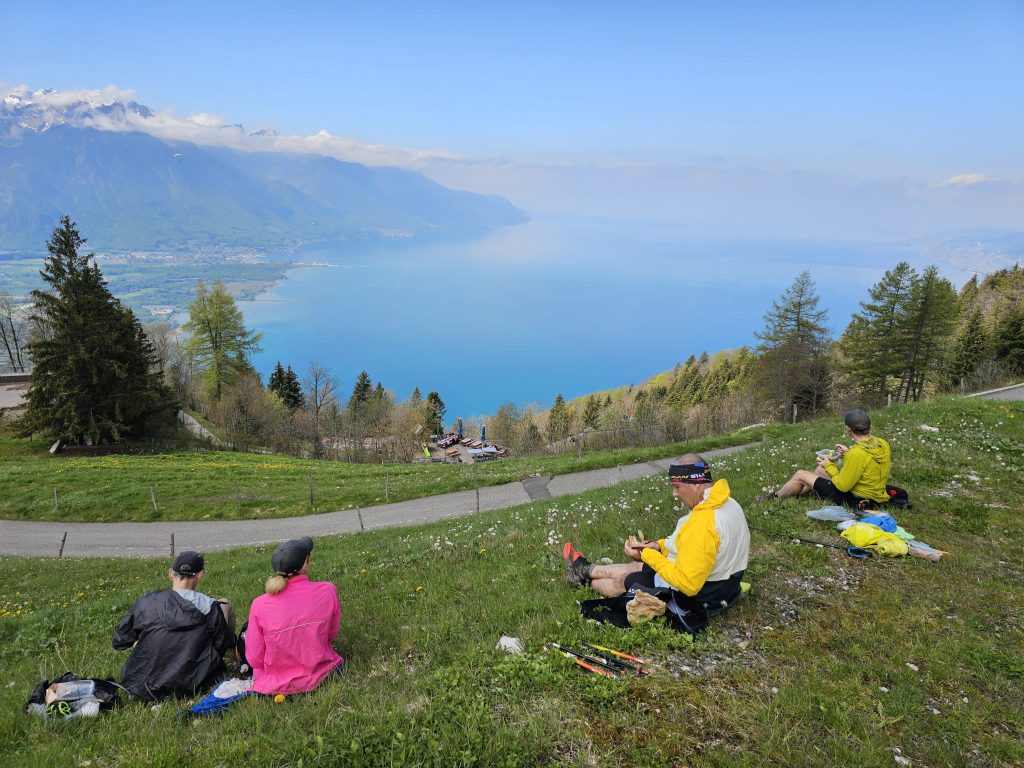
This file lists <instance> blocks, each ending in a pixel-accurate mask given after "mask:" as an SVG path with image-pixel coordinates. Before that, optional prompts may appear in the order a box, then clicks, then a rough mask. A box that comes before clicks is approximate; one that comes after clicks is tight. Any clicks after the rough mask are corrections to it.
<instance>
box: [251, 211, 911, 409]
mask: <svg viewBox="0 0 1024 768" xmlns="http://www.w3.org/2000/svg"><path fill="white" fill-rule="evenodd" d="M280 258H282V259H289V260H297V261H303V262H314V261H315V262H318V263H323V264H327V265H329V266H323V267H311V268H300V269H295V270H293V271H291V272H290V273H289V277H288V279H287V280H285V281H284V282H283V283H280V284H278V285H277V286H275V287H274V288H273V290H272V291H270V292H267V293H265V294H262V295H260V296H259V297H258V298H257V299H256V300H255V301H251V302H242V303H241V307H242V310H243V311H244V313H245V319H246V324H247V325H249V327H255V328H256V329H258V330H260V331H262V332H263V334H264V337H263V352H262V353H261V354H259V355H257V356H256V358H255V362H256V366H257V368H258V369H259V370H260V372H261V373H262V374H264V377H266V376H267V375H269V373H270V371H271V370H272V368H273V366H274V363H275V362H276V361H278V360H280V361H281V362H282V364H284V365H291V366H292V368H294V369H295V371H296V372H297V373H299V375H300V376H301V375H302V374H303V373H304V372H305V371H306V369H307V368H308V366H309V363H310V362H311V361H316V362H317V363H320V364H322V365H326V366H328V367H330V368H331V370H332V372H333V374H334V375H335V376H336V377H337V378H338V379H339V380H340V390H339V391H340V392H341V394H342V395H343V398H344V399H347V398H348V395H349V393H350V392H351V388H352V385H353V383H354V382H355V378H356V376H357V375H358V373H359V371H361V370H364V369H365V370H366V371H368V372H369V374H370V376H371V377H372V378H373V380H374V381H375V382H376V381H378V380H379V381H382V382H383V383H384V386H385V387H386V388H388V389H390V390H391V391H393V392H394V393H395V395H396V397H397V398H398V399H399V400H401V399H404V398H406V397H408V395H409V393H410V392H411V391H412V388H413V387H414V386H419V388H420V390H421V391H422V393H423V394H424V395H426V393H427V392H428V391H430V390H437V391H438V392H439V393H440V394H441V397H442V398H443V399H444V401H445V403H446V404H447V406H448V413H447V417H448V418H454V417H455V416H463V417H469V416H474V415H480V414H485V413H490V412H493V411H494V410H496V409H497V407H498V406H499V405H501V404H502V403H503V402H506V401H509V400H511V401H514V402H516V403H519V404H526V403H540V404H543V405H545V406H546V405H550V403H551V401H552V400H553V399H554V397H555V394H556V393H558V392H561V393H562V394H563V395H564V396H565V397H566V398H571V397H575V396H578V395H580V394H583V393H586V392H590V391H593V390H597V389H605V388H609V387H615V386H620V385H623V384H630V383H635V384H638V383H640V382H641V381H643V380H644V379H646V378H648V377H649V376H651V375H652V374H654V373H657V372H658V371H663V370H667V369H669V368H671V367H672V366H673V365H675V364H676V363H677V362H680V361H683V360H685V359H686V358H687V356H689V355H690V354H698V355H699V354H700V353H701V352H702V351H703V350H705V349H706V350H708V351H709V352H715V351H717V350H720V349H727V348H732V347H737V346H740V345H743V344H753V343H755V339H754V332H755V331H756V330H759V329H760V328H762V327H763V316H764V313H765V311H766V310H767V309H768V308H769V307H770V306H771V302H772V300H773V299H775V298H777V297H778V296H779V295H780V294H781V293H782V291H783V290H785V288H786V287H788V286H789V285H790V284H791V283H792V281H793V279H794V278H795V277H796V276H797V274H798V273H799V272H800V271H801V270H803V269H810V270H811V274H812V275H813V277H814V278H815V280H816V282H817V285H818V290H819V293H820V294H821V296H822V303H823V305H824V306H826V307H827V308H828V309H829V319H830V324H831V325H832V327H833V328H835V329H839V330H841V329H842V328H843V327H844V326H845V325H846V322H847V321H848V319H849V315H850V313H851V312H852V311H853V310H855V309H856V308H857V303H858V302H859V301H860V300H862V299H863V298H865V297H866V289H867V288H868V287H869V286H870V285H872V284H873V283H875V282H877V280H878V279H879V278H880V277H881V276H882V273H883V272H884V271H885V270H886V269H889V268H891V267H892V266H894V265H895V264H896V263H897V262H898V261H899V260H901V259H907V260H909V261H911V263H915V264H917V263H918V262H919V259H918V258H917V254H915V253H914V252H913V251H912V250H910V249H907V248H903V247H898V246H889V245H879V244H851V243H821V242H809V241H779V240H740V239H729V238H726V237H715V238H708V237H695V236H693V235H689V234H687V233H686V232H684V231H677V230H674V229H673V228H672V227H668V226H652V225H639V224H625V223H621V222H614V223H613V222H587V221H578V220H564V219H537V220H534V221H532V222H530V223H528V224H525V225H521V226H517V227H509V228H504V229H501V230H497V231H494V232H492V233H489V234H487V235H486V236H482V237H479V238H475V239H462V240H448V241H442V240H438V241H434V242H422V241H415V242H414V241H407V240H387V241H367V242H355V243H341V244H336V245H332V246H330V247H323V246H320V247H315V248H309V249H306V250H304V251H302V252H300V253H299V254H288V255H287V256H281V257H280Z"/></svg>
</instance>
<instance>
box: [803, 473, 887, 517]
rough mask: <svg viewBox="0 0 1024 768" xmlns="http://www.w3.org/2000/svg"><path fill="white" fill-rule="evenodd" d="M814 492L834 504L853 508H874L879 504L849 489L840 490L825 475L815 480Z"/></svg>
mask: <svg viewBox="0 0 1024 768" xmlns="http://www.w3.org/2000/svg"><path fill="white" fill-rule="evenodd" d="M814 492H815V493H816V494H818V496H820V497H821V498H823V499H824V500H825V501H831V502H832V503H833V504H839V505H840V506H844V507H850V508H851V509H874V508H875V507H876V506H877V504H875V502H873V501H871V500H870V499H862V498H861V497H860V496H856V495H854V494H852V493H850V492H849V491H840V490H839V489H838V488H836V487H835V486H834V485H832V481H831V480H829V479H828V478H825V477H819V478H818V479H817V480H815V481H814Z"/></svg>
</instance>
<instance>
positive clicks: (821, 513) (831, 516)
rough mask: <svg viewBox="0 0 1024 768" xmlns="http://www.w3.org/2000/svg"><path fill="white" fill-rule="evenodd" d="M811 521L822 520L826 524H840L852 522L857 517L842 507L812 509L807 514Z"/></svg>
mask: <svg viewBox="0 0 1024 768" xmlns="http://www.w3.org/2000/svg"><path fill="white" fill-rule="evenodd" d="M807 516H808V517H809V518H811V519H812V520H824V521H825V522H826V523H841V522H842V521H843V520H853V519H855V518H856V517H857V516H856V515H855V514H853V512H851V511H850V510H848V509H845V508H843V507H822V508H821V509H812V510H811V511H810V512H808V513H807Z"/></svg>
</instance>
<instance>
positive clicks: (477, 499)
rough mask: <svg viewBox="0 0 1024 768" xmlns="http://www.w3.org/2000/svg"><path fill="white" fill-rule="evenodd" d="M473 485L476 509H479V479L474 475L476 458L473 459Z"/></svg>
mask: <svg viewBox="0 0 1024 768" xmlns="http://www.w3.org/2000/svg"><path fill="white" fill-rule="evenodd" d="M473 485H475V486H476V511H477V512H479V511H480V481H479V480H477V477H476V459H474V460H473Z"/></svg>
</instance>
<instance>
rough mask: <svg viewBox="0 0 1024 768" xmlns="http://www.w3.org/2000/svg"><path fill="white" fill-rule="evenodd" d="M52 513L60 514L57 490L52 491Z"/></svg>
mask: <svg viewBox="0 0 1024 768" xmlns="http://www.w3.org/2000/svg"><path fill="white" fill-rule="evenodd" d="M53 512H54V514H56V515H59V514H60V502H59V501H58V500H57V489H56V488H54V489H53Z"/></svg>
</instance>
